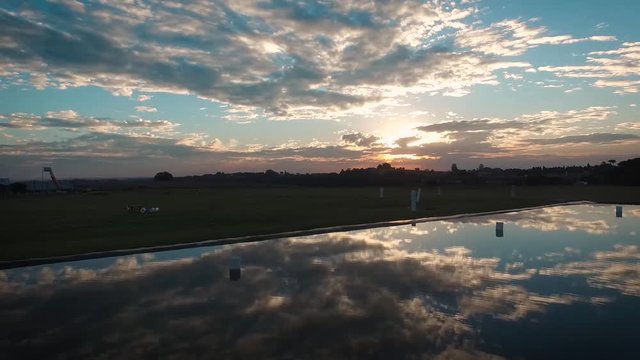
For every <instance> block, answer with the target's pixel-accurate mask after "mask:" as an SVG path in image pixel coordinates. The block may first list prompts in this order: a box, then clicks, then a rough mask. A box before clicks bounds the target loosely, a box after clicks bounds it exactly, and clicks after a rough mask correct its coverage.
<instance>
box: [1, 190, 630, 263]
mask: <svg viewBox="0 0 640 360" xmlns="http://www.w3.org/2000/svg"><path fill="white" fill-rule="evenodd" d="M442 189H443V194H442V195H441V196H437V194H436V189H435V188H434V187H428V188H423V197H422V199H423V201H422V203H421V204H420V205H419V209H418V211H417V212H415V213H412V212H411V211H410V210H409V189H408V188H385V198H384V199H380V198H378V188H371V187H369V188H297V187H278V188H220V189H215V188H209V189H149V190H131V191H113V192H102V193H95V194H91V193H89V194H59V195H46V196H25V197H16V198H8V199H2V200H0V219H1V223H2V224H3V225H2V227H3V230H2V233H3V236H2V238H1V240H0V260H18V259H25V258H33V257H48V256H58V255H69V254H80V253H86V252H92V251H104V250H114V249H129V248H137V247H144V246H154V245H165V244H175V243H186V242H193V241H201V240H211V239H220V238H226V237H235V236H244V235H258V234H269V233H276V232H283V231H292V230H303V229H313V228H318V227H328V226H336V225H347V224H360V223H369V222H377V221H385V220H398V219H409V218H413V217H428V216H439V215H452V214H460V213H472V212H483V211H491V210H503V209H512V208H520V207H528V206H536V205H544V204H552V203H558V202H564V201H573V200H592V201H600V202H612V203H618V202H620V203H639V202H640V188H639V187H587V186H585V187H580V186H564V187H563V186H557V187H555V186H554V187H552V186H546V187H519V188H518V189H517V197H516V198H511V197H510V195H509V194H510V188H509V187H488V186H483V187H469V186H448V187H447V186H443V187H442ZM127 204H142V205H145V206H157V207H160V212H158V213H156V214H150V215H138V214H128V213H127V212H126V211H125V206H126V205H127Z"/></svg>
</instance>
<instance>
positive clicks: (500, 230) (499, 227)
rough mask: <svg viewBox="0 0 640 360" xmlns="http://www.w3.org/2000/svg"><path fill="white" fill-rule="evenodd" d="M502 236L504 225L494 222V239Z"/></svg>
mask: <svg viewBox="0 0 640 360" xmlns="http://www.w3.org/2000/svg"><path fill="white" fill-rule="evenodd" d="M503 236H504V223H503V222H501V221H498V222H496V237H503Z"/></svg>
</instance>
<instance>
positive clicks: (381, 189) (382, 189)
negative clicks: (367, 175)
mask: <svg viewBox="0 0 640 360" xmlns="http://www.w3.org/2000/svg"><path fill="white" fill-rule="evenodd" d="M383 197H384V188H383V187H382V186H380V199H382V198H383Z"/></svg>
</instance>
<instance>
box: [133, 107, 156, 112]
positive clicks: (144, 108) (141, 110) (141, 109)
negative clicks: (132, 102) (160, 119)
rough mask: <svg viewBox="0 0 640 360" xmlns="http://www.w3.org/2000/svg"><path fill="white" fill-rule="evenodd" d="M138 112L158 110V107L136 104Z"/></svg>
mask: <svg viewBox="0 0 640 360" xmlns="http://www.w3.org/2000/svg"><path fill="white" fill-rule="evenodd" d="M136 111H137V112H158V109H156V108H155V107H151V106H136Z"/></svg>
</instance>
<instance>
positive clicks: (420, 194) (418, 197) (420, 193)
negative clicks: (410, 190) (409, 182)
mask: <svg viewBox="0 0 640 360" xmlns="http://www.w3.org/2000/svg"><path fill="white" fill-rule="evenodd" d="M420 197H422V188H418V195H417V199H416V202H417V203H418V204H419V203H420Z"/></svg>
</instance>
